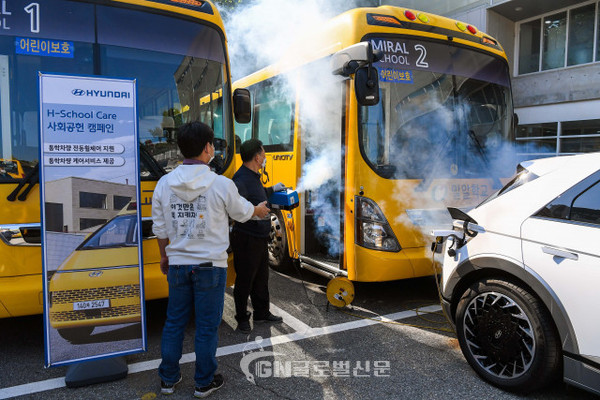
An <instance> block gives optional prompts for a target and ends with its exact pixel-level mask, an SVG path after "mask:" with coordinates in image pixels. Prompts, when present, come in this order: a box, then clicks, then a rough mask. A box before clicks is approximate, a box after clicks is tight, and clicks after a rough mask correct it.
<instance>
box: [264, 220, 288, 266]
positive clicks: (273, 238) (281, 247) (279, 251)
mask: <svg viewBox="0 0 600 400" xmlns="http://www.w3.org/2000/svg"><path fill="white" fill-rule="evenodd" d="M270 217H271V231H270V232H269V244H268V250H269V265H270V266H271V268H273V269H275V270H284V269H286V268H288V267H289V266H290V265H291V261H292V260H291V257H290V253H289V251H288V245H287V232H286V230H285V221H284V219H283V215H282V214H281V211H279V210H277V211H275V212H273V213H271V214H270Z"/></svg>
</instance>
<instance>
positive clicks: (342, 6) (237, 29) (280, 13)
mask: <svg viewBox="0 0 600 400" xmlns="http://www.w3.org/2000/svg"><path fill="white" fill-rule="evenodd" d="M365 3H368V1H360V0H328V1H319V0H305V1H304V0H303V1H297V0H258V1H253V2H250V3H249V4H248V5H243V6H238V7H237V8H235V9H234V10H233V11H227V10H223V11H222V14H223V18H224V20H225V31H226V32H227V40H228V46H229V56H230V59H231V69H232V75H233V79H234V80H236V79H240V78H242V77H243V76H246V75H248V74H250V73H252V72H254V71H256V70H258V69H260V68H262V67H265V66H267V65H269V64H272V63H274V62H276V61H278V60H279V59H280V58H281V56H282V55H283V54H285V53H286V52H288V51H293V47H292V46H293V44H294V42H296V41H297V40H298V39H299V38H301V37H302V36H303V35H305V34H306V32H312V31H314V30H316V29H318V28H319V27H320V26H321V25H322V24H323V23H324V22H325V21H327V20H328V19H329V18H331V17H334V16H336V15H338V14H340V13H341V12H343V11H346V10H349V9H352V8H355V7H358V6H359V5H364V4H365Z"/></svg>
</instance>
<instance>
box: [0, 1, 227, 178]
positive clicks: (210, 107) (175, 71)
mask: <svg viewBox="0 0 600 400" xmlns="http://www.w3.org/2000/svg"><path fill="white" fill-rule="evenodd" d="M40 3H42V4H40V9H39V12H40V18H41V22H42V23H40V28H39V30H40V32H39V34H36V35H34V34H32V33H31V32H29V24H27V27H26V28H27V29H25V28H23V29H21V27H19V26H13V28H14V29H11V30H0V68H1V70H2V71H3V74H4V76H5V77H8V76H10V79H8V78H6V79H0V97H1V100H2V102H1V108H0V114H1V121H2V124H1V131H0V134H1V140H0V160H1V161H0V182H14V181H15V180H17V179H20V178H23V177H24V176H25V175H26V174H27V172H28V171H29V170H30V169H31V168H32V167H33V166H34V165H35V164H36V163H37V161H38V158H39V139H38V138H39V100H38V99H39V95H38V72H39V71H41V72H44V73H52V72H54V73H61V74H67V75H100V76H109V77H113V78H126V79H131V78H135V79H136V87H137V100H138V108H137V109H138V129H139V140H140V144H141V145H142V146H143V147H144V149H145V150H146V151H145V153H146V154H150V155H151V156H152V157H153V158H154V159H155V161H156V162H157V163H158V164H159V165H160V166H162V167H163V168H164V169H166V170H167V171H168V170H170V169H172V168H173V167H174V166H176V165H177V162H178V161H179V160H181V159H182V157H181V155H180V154H179V152H178V150H177V145H176V142H175V138H176V135H177V129H178V127H179V126H180V125H181V124H182V123H185V122H188V121H192V120H201V121H203V122H206V123H208V124H209V125H210V126H212V127H213V129H214V131H215V137H216V138H222V139H225V140H227V142H228V143H229V144H231V143H232V129H231V120H230V119H228V118H226V117H225V116H228V115H230V113H229V107H230V104H229V101H228V99H229V92H228V90H229V83H228V81H227V70H226V64H225V53H224V44H223V38H222V37H221V35H220V34H219V32H218V31H217V30H215V29H213V28H211V27H209V26H205V25H201V24H198V23H195V22H192V21H187V20H182V19H177V18H172V17H167V16H163V15H158V14H155V13H144V12H141V11H136V10H131V9H124V8H120V7H114V6H101V5H98V4H96V5H94V4H86V3H81V2H75V1H65V0H46V1H44V2H40ZM15 10H16V9H15ZM13 11H14V10H13ZM16 12H17V11H14V12H13V13H16ZM15 15H16V14H15ZM27 21H29V19H27ZM51 21H61V23H60V24H56V23H51ZM44 22H45V23H44ZM15 23H16V22H15ZM55 45H56V46H58V48H59V49H64V53H62V54H60V53H53V52H51V51H50V50H48V51H46V52H43V51H42V49H43V48H47V49H52V48H54V47H53V46H55ZM44 46H45V47H44ZM63 46H64V47H63ZM78 122H81V123H83V124H85V121H84V120H82V121H78ZM64 129H65V130H66V131H67V132H70V131H68V130H69V129H71V128H70V127H68V126H65V127H64ZM230 148H231V147H230ZM229 153H230V152H229V149H225V150H224V152H223V158H224V160H225V161H227V160H229V159H231V156H230V154H229ZM141 160H142V164H141V166H140V172H141V176H142V179H144V178H145V179H157V178H158V177H159V176H157V171H159V172H160V168H158V169H156V168H149V166H148V165H147V164H148V158H144V157H142V158H141ZM150 161H152V160H151V159H150Z"/></svg>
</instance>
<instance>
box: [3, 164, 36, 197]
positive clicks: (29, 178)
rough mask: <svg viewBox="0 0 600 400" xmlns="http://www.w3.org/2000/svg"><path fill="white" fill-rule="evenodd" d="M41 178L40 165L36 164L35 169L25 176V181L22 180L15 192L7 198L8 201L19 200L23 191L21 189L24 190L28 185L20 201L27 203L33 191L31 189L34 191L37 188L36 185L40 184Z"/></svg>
mask: <svg viewBox="0 0 600 400" xmlns="http://www.w3.org/2000/svg"><path fill="white" fill-rule="evenodd" d="M39 178H40V164H39V163H38V164H36V165H35V167H33V168H32V169H31V170H30V171H29V172H28V173H27V175H25V177H24V178H23V179H21V182H19V184H18V185H17V187H16V188H15V190H13V191H12V192H11V193H10V194H9V195H8V196H7V197H6V200H8V201H15V199H16V198H17V194H18V193H19V192H20V191H21V189H23V186H25V185H28V186H27V187H26V188H25V190H24V191H23V193H21V195H20V196H19V200H20V201H25V200H26V199H27V195H28V194H29V192H30V191H31V189H33V187H34V186H35V184H36V183H38V181H39Z"/></svg>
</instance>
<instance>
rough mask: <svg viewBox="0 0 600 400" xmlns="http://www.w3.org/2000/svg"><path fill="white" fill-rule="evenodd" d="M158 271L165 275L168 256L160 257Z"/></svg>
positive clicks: (167, 266)
mask: <svg viewBox="0 0 600 400" xmlns="http://www.w3.org/2000/svg"><path fill="white" fill-rule="evenodd" d="M160 271H161V272H162V273H163V275H166V274H167V273H168V272H169V257H161V258H160Z"/></svg>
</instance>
